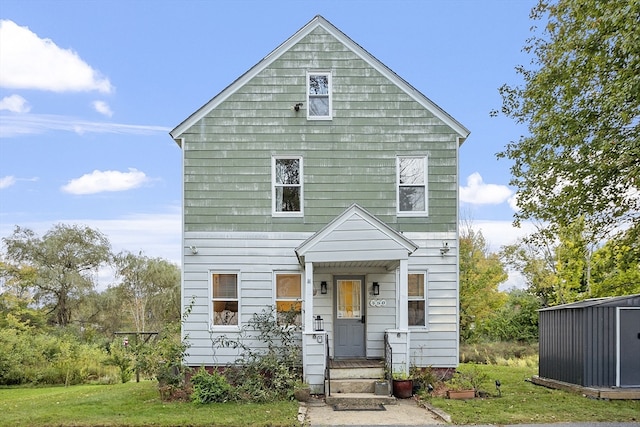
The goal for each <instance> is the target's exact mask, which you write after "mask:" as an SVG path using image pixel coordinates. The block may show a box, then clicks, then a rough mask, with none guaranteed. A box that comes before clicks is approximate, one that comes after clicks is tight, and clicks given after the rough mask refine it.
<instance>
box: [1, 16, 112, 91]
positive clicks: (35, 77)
mask: <svg viewBox="0 0 640 427" xmlns="http://www.w3.org/2000/svg"><path fill="white" fill-rule="evenodd" d="M0 86H2V87H6V88H12V89H37V90H46V91H53V92H86V91H98V92H102V93H110V92H111V91H112V90H113V87H112V86H111V83H110V82H109V79H108V78H106V77H103V76H102V75H100V73H99V72H98V71H96V70H94V69H93V68H92V67H91V66H90V65H89V64H87V63H86V62H84V61H83V60H82V59H81V58H80V56H79V55H78V54H77V53H76V52H74V51H73V50H70V49H62V48H60V47H58V46H57V45H56V44H55V43H54V42H53V41H52V40H51V39H43V38H40V37H38V35H37V34H35V33H34V32H32V31H31V30H30V29H29V28H28V27H21V26H19V25H17V24H16V23H15V22H13V21H10V20H0Z"/></svg>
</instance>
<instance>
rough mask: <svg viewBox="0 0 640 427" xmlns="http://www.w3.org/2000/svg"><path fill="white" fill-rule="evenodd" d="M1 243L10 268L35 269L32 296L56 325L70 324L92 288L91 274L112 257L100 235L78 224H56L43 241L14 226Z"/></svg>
mask: <svg viewBox="0 0 640 427" xmlns="http://www.w3.org/2000/svg"><path fill="white" fill-rule="evenodd" d="M2 240H3V242H4V245H5V247H6V258H7V261H8V263H12V265H13V268H15V269H24V268H26V267H29V268H33V269H34V270H35V272H36V273H35V280H34V281H33V283H32V285H33V287H34V288H35V290H36V292H35V295H34V296H35V297H36V299H38V301H39V302H40V303H44V304H45V305H47V306H48V307H49V309H50V313H51V314H52V318H51V321H52V323H54V324H57V325H59V326H66V325H68V324H69V323H70V322H71V320H72V314H73V310H74V309H75V308H76V306H77V303H78V300H79V299H80V298H81V297H82V296H83V295H85V294H86V293H87V292H89V291H91V290H92V289H93V288H94V286H95V284H94V282H93V277H92V273H93V272H95V271H96V270H97V269H98V267H100V266H101V265H103V264H105V263H107V262H108V261H109V259H110V257H111V252H110V244H109V241H108V240H107V238H106V237H105V236H104V235H103V234H102V233H100V232H99V231H97V230H94V229H91V228H89V227H82V226H77V225H64V224H58V225H55V226H54V227H53V228H52V229H51V230H49V231H48V232H47V233H46V234H45V235H44V236H43V237H42V238H40V237H38V236H36V235H35V233H34V232H33V231H31V230H29V229H26V228H20V227H16V228H15V230H14V232H13V234H12V235H11V236H10V237H5V238H3V239H2ZM30 284H31V283H30Z"/></svg>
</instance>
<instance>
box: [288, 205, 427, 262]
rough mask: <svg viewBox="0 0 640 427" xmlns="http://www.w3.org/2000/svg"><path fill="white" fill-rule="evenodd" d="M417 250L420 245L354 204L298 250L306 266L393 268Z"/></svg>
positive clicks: (296, 250) (297, 252)
mask: <svg viewBox="0 0 640 427" xmlns="http://www.w3.org/2000/svg"><path fill="white" fill-rule="evenodd" d="M417 249H418V245H416V244H415V243H414V242H412V241H411V240H409V239H407V238H406V237H404V236H403V235H402V234H400V233H398V232H397V231H395V230H394V229H392V228H391V227H389V226H388V225H387V224H385V223H384V222H382V221H380V220H379V219H378V218H376V217H375V216H373V215H372V214H371V213H369V212H367V211H366V210H365V209H363V208H361V207H360V206H358V205H357V204H353V205H351V206H350V207H349V208H348V209H347V210H345V211H344V212H343V213H342V214H340V215H339V216H337V217H336V218H335V219H334V220H333V221H331V222H330V223H329V224H327V225H326V226H325V227H323V228H322V229H321V230H320V231H318V232H317V233H316V234H314V235H313V236H311V237H310V238H308V239H307V240H305V241H304V242H303V243H302V244H301V245H300V246H298V247H297V248H296V249H295V252H296V255H297V256H298V260H299V261H300V263H301V264H303V265H304V263H305V262H312V263H314V264H316V266H318V267H323V266H332V267H351V266H365V267H386V268H388V269H392V268H395V267H396V266H397V265H398V262H399V261H400V260H402V259H407V258H408V257H409V255H411V254H412V253H413V252H415V251H416V250H417Z"/></svg>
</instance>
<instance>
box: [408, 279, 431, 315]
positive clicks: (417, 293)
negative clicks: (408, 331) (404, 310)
mask: <svg viewBox="0 0 640 427" xmlns="http://www.w3.org/2000/svg"><path fill="white" fill-rule="evenodd" d="M426 279H427V274H426V273H409V278H408V280H409V283H408V285H409V302H408V304H409V307H408V308H409V310H408V314H409V326H425V325H426V323H425V322H426V321H425V319H426V314H427V313H426V307H427V299H426V295H427V292H426V283H427V280H426Z"/></svg>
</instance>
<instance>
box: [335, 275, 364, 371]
mask: <svg viewBox="0 0 640 427" xmlns="http://www.w3.org/2000/svg"><path fill="white" fill-rule="evenodd" d="M334 288H335V290H336V291H335V302H336V305H335V311H334V313H335V319H334V325H335V330H334V343H335V346H334V349H333V350H334V357H335V358H343V359H344V358H360V357H361V358H364V357H365V356H366V346H365V311H364V310H365V304H364V277H362V276H345V277H336V278H335V286H334Z"/></svg>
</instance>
